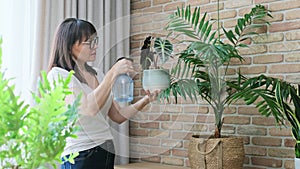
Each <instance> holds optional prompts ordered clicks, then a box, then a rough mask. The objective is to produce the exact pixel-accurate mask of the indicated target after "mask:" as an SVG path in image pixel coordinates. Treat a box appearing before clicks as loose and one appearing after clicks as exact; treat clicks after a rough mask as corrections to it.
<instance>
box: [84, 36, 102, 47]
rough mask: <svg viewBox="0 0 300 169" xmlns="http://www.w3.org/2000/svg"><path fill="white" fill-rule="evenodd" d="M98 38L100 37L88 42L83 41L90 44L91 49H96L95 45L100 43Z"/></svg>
mask: <svg viewBox="0 0 300 169" xmlns="http://www.w3.org/2000/svg"><path fill="white" fill-rule="evenodd" d="M98 39H99V37H98V36H97V37H95V38H94V39H93V40H91V41H88V42H82V43H83V44H87V45H90V49H94V47H95V45H98Z"/></svg>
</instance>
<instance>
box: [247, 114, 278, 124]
mask: <svg viewBox="0 0 300 169" xmlns="http://www.w3.org/2000/svg"><path fill="white" fill-rule="evenodd" d="M252 124H255V125H260V126H274V125H275V124H276V123H275V119H274V118H272V117H263V116H262V117H252Z"/></svg>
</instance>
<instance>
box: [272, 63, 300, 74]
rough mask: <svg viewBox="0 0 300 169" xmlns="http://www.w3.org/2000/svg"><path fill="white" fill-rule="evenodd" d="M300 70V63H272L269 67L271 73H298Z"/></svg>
mask: <svg viewBox="0 0 300 169" xmlns="http://www.w3.org/2000/svg"><path fill="white" fill-rule="evenodd" d="M299 71H300V66H299V64H284V65H282V64H280V65H271V66H270V68H269V73H296V72H299Z"/></svg>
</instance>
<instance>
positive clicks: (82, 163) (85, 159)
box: [61, 140, 115, 169]
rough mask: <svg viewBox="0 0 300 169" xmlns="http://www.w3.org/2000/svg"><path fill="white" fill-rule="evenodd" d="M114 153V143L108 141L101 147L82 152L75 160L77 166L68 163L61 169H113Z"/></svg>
mask: <svg viewBox="0 0 300 169" xmlns="http://www.w3.org/2000/svg"><path fill="white" fill-rule="evenodd" d="M114 153H115V148H114V144H113V141H112V140H108V141H106V142H104V143H103V144H101V145H100V146H97V147H94V148H91V149H89V150H84V151H80V152H79V156H77V157H76V158H75V159H74V160H75V164H71V163H70V162H68V161H66V162H64V163H63V164H62V165H61V169H113V168H114V160H115V154H114ZM67 157H68V156H67ZM62 160H63V159H62Z"/></svg>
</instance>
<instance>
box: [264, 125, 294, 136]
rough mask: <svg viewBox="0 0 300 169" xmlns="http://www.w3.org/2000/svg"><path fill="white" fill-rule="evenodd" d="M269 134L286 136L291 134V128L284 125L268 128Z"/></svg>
mask: <svg viewBox="0 0 300 169" xmlns="http://www.w3.org/2000/svg"><path fill="white" fill-rule="evenodd" d="M269 134H270V135H271V136H286V137H290V136H291V135H292V133H291V129H289V128H285V127H282V128H275V127H273V128H270V129H269Z"/></svg>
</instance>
